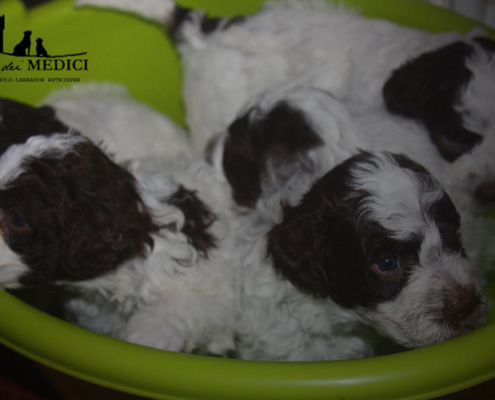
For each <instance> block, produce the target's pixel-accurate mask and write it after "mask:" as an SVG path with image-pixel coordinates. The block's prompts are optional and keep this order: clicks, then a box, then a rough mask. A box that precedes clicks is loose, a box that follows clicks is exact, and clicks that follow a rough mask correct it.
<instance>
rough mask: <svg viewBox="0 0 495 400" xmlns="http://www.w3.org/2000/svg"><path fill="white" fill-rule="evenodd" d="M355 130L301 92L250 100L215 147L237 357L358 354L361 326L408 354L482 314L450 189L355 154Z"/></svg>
mask: <svg viewBox="0 0 495 400" xmlns="http://www.w3.org/2000/svg"><path fill="white" fill-rule="evenodd" d="M298 95H300V97H299V98H298V97H297V96H298ZM295 100H300V101H299V103H295ZM294 104H297V106H295V105H294ZM352 129H353V126H352V124H351V120H350V118H349V115H348V114H347V113H346V112H345V108H344V107H343V106H342V104H341V103H340V102H338V101H337V100H335V99H332V98H331V97H330V96H329V95H328V94H327V93H324V92H323V91H320V90H315V91H313V96H308V93H307V92H304V91H301V90H300V91H296V92H294V93H293V97H292V98H290V97H289V98H286V97H276V96H271V97H270V96H265V97H262V98H261V99H257V100H256V101H253V102H251V103H249V104H248V105H247V106H246V107H245V108H244V109H243V111H242V112H241V114H240V115H239V117H238V119H237V120H236V121H235V122H234V123H233V124H231V125H230V127H229V130H228V133H227V134H226V135H225V136H224V137H223V138H221V139H220V140H219V141H218V142H217V143H216V145H215V146H214V147H212V148H211V149H210V157H211V160H212V161H213V163H214V164H215V165H217V166H218V167H221V168H223V170H224V172H225V176H226V179H227V180H228V182H229V183H230V185H231V186H232V190H233V195H234V198H235V200H236V202H237V203H238V205H239V206H241V207H242V208H243V211H244V216H243V217H242V218H243V223H242V224H241V228H240V231H239V232H238V238H239V239H238V240H239V244H238V248H239V250H238V251H239V253H238V254H239V256H240V257H239V260H241V261H242V264H243V265H242V266H241V268H238V269H237V272H236V282H237V286H236V293H237V296H238V303H237V306H238V316H239V320H238V322H237V324H236V330H237V335H238V347H237V351H238V355H239V357H241V358H245V359H262V360H291V361H296V360H297V361H302V360H304V361H308V360H336V359H348V358H357V357H366V356H370V355H373V354H375V350H374V349H373V347H372V346H371V342H370V338H369V337H368V336H367V335H363V334H362V330H360V328H359V327H360V324H362V323H364V324H367V325H370V326H372V327H374V328H375V329H376V330H377V331H378V332H380V333H382V334H383V335H385V336H386V337H388V338H390V339H392V340H393V341H395V342H397V343H399V344H400V345H402V346H405V347H406V348H416V347H421V346H427V345H431V344H434V343H438V342H441V341H444V340H447V339H450V338H452V337H455V336H458V335H461V334H463V333H467V332H469V331H471V330H473V329H476V328H478V327H480V326H482V325H483V324H484V323H485V322H486V311H487V305H486V300H485V297H484V294H483V290H482V286H481V283H480V280H479V279H478V278H477V276H476V273H475V268H474V266H473V264H472V263H471V262H470V261H469V259H468V258H467V257H466V255H465V252H464V249H463V246H462V244H461V240H460V236H459V226H460V221H459V215H458V213H457V211H456V208H455V206H454V205H453V203H452V201H451V200H450V198H449V196H448V195H447V193H446V192H445V191H444V190H443V188H442V187H441V186H440V184H439V183H438V181H437V180H435V178H434V177H433V176H432V175H431V174H430V173H429V172H428V171H427V170H426V169H425V168H423V167H422V166H421V165H419V164H417V163H416V162H414V161H412V160H411V159H409V158H408V157H406V156H404V155H397V154H392V153H388V152H373V153H369V152H359V151H357V147H356V146H358V145H359V140H358V139H354V140H351V137H353V134H352ZM350 154H355V155H353V156H350V157H349V155H350Z"/></svg>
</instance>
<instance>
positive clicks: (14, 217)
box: [8, 212, 27, 229]
mask: <svg viewBox="0 0 495 400" xmlns="http://www.w3.org/2000/svg"><path fill="white" fill-rule="evenodd" d="M8 219H9V222H10V224H11V225H12V226H14V227H15V228H18V229H22V228H25V227H26V226H27V222H26V221H25V220H24V218H22V217H21V216H20V215H19V214H17V213H15V212H12V213H10V214H9V215H8Z"/></svg>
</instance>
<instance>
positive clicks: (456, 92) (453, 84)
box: [383, 42, 481, 161]
mask: <svg viewBox="0 0 495 400" xmlns="http://www.w3.org/2000/svg"><path fill="white" fill-rule="evenodd" d="M473 51H474V50H473V47H472V46H470V45H469V44H467V43H464V42H455V43H453V44H450V45H448V46H445V47H442V48H440V49H437V50H435V51H431V52H428V53H424V54H422V55H420V56H418V57H417V58H415V59H413V60H411V61H409V62H407V63H406V64H404V65H402V66H401V67H399V68H398V69H396V70H395V71H393V72H392V75H391V76H390V78H389V79H388V80H387V82H386V83H385V85H384V87H383V99H384V102H385V105H386V107H387V108H388V110H389V111H391V112H392V113H395V114H398V115H401V116H404V117H408V118H413V119H417V120H419V121H421V122H423V123H424V125H425V126H426V128H427V129H428V131H429V133H430V136H431V139H432V141H433V142H434V143H435V145H436V146H437V148H438V151H439V152H440V153H441V154H442V156H443V157H444V158H445V159H446V160H448V161H454V160H455V159H456V158H458V157H459V156H461V155H462V154H464V153H466V152H469V151H470V150H471V149H472V148H473V147H474V146H475V145H476V144H477V143H478V142H479V141H480V140H481V137H480V136H479V135H477V134H475V133H473V132H470V131H468V130H466V129H465V128H464V127H463V125H462V118H461V116H460V115H459V113H458V112H457V111H456V110H455V105H456V104H457V102H458V100H459V96H460V94H461V91H462V90H463V88H465V87H466V85H467V84H468V82H469V80H470V79H471V77H472V73H471V71H470V70H469V69H468V68H467V67H466V59H467V58H468V57H469V56H470V55H471V54H473Z"/></svg>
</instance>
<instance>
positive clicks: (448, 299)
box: [444, 286, 483, 330]
mask: <svg viewBox="0 0 495 400" xmlns="http://www.w3.org/2000/svg"><path fill="white" fill-rule="evenodd" d="M482 303H483V300H482V299H481V298H480V296H479V295H478V293H477V291H476V288H475V287H474V286H458V287H457V288H456V289H455V290H453V291H452V292H450V293H449V294H447V295H446V296H445V308H444V312H445V314H444V316H445V321H446V323H447V324H448V325H450V327H451V328H453V329H455V330H459V329H461V327H463V326H466V327H468V328H469V327H470V328H475V327H477V325H479V324H478V319H479V318H477V317H475V314H476V315H477V314H480V312H479V310H478V309H479V308H480V307H481V305H482ZM481 314H482V313H481ZM470 317H474V318H470ZM471 319H473V321H471Z"/></svg>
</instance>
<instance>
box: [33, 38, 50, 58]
mask: <svg viewBox="0 0 495 400" xmlns="http://www.w3.org/2000/svg"><path fill="white" fill-rule="evenodd" d="M42 43H43V39H41V38H38V39H36V55H37V56H38V57H48V53H47V51H46V49H45V48H44V47H43V44H42Z"/></svg>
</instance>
